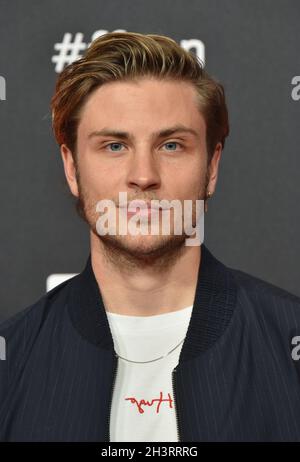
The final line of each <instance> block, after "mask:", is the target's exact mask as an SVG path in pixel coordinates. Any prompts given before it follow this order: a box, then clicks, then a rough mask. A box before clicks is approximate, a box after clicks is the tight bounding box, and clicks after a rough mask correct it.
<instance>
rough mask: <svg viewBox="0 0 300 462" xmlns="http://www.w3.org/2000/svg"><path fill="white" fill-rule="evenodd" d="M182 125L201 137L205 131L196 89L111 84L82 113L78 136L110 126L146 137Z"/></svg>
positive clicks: (170, 83) (157, 83) (152, 82)
mask: <svg viewBox="0 0 300 462" xmlns="http://www.w3.org/2000/svg"><path fill="white" fill-rule="evenodd" d="M180 124H181V125H185V126H189V127H190V128H193V129H195V130H197V131H198V132H199V133H202V132H203V130H205V121H204V117H203V115H202V114H201V112H200V111H199V107H198V99H197V91H196V89H195V88H194V86H193V85H192V84H191V83H189V82H184V81H174V80H158V79H155V78H145V77H144V78H142V79H138V80H137V81H117V82H109V83H106V84H104V85H102V86H101V87H99V88H97V89H96V90H94V91H93V92H92V93H91V94H90V95H89V97H88V99H87V101H86V102H85V104H84V106H83V107H82V109H81V114H80V122H79V126H78V136H80V134H81V135H86V134H87V132H89V131H91V130H101V129H102V128H103V127H107V126H110V127H111V128H117V129H119V130H122V129H124V130H126V131H127V130H130V131H131V132H136V133H139V132H141V133H143V134H144V133H148V132H149V133H150V132H158V131H159V130H160V128H162V126H163V127H165V126H174V125H180Z"/></svg>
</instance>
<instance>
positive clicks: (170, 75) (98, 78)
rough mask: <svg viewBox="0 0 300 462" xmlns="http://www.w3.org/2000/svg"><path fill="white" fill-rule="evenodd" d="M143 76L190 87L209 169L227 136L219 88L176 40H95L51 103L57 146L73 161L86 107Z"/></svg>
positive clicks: (130, 36)
mask: <svg viewBox="0 0 300 462" xmlns="http://www.w3.org/2000/svg"><path fill="white" fill-rule="evenodd" d="M144 76H152V77H156V78H157V79H162V80H166V79H171V80H179V81H186V82H190V83H192V84H193V85H194V86H195V89H196V91H197V94H198V107H199V111H200V112H201V113H202V115H203V117H204V119H205V123H206V145H207V152H208V163H209V162H210V160H211V157H212V155H213V153H214V150H215V147H216V144H217V143H218V142H221V143H222V147H223V148H224V145H225V138H226V137H227V136H228V134H229V122H228V110H227V105H226V101H225V93H224V87H223V85H222V84H221V83H220V82H218V81H217V80H216V79H215V78H213V77H211V76H210V75H209V74H208V73H207V72H206V71H205V70H204V68H203V63H202V62H201V60H200V59H199V58H198V57H197V56H196V55H195V54H194V53H193V52H191V51H187V50H185V49H184V48H182V47H181V46H180V45H178V43H177V42H175V40H173V39H171V38H169V37H166V36H163V35H157V34H140V33H134V32H111V33H106V34H104V35H102V36H100V37H98V38H97V39H95V40H94V41H93V42H92V43H91V45H90V46H89V47H88V48H87V50H86V53H85V55H84V56H83V57H82V58H80V59H78V60H76V61H74V62H73V63H72V64H70V65H68V66H67V67H65V69H64V70H63V71H62V72H61V73H60V75H59V76H58V78H57V81H56V86H55V92H54V95H53V97H52V99H51V112H52V127H53V132H54V136H55V138H56V141H57V143H58V145H59V146H60V145H61V144H66V145H67V146H68V148H69V149H70V150H71V152H72V154H73V156H74V158H75V159H76V144H77V127H78V123H79V120H80V114H81V109H82V108H83V106H84V103H85V101H86V100H87V98H88V97H89V96H90V95H91V93H92V92H93V91H94V90H96V89H97V88H98V87H100V86H101V85H103V84H105V83H108V82H113V81H118V80H127V81H130V80H136V79H138V78H141V77H144Z"/></svg>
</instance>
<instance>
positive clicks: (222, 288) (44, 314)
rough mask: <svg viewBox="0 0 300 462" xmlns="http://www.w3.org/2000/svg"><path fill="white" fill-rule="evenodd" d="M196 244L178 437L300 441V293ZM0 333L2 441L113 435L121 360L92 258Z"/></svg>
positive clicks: (177, 376)
mask: <svg viewBox="0 0 300 462" xmlns="http://www.w3.org/2000/svg"><path fill="white" fill-rule="evenodd" d="M201 250H202V256H201V262H200V267H199V269H198V283H197V287H196V292H195V300H194V305H193V311H192V315H191V319H190V324H189V327H188V331H187V336H186V339H185V342H184V344H183V347H182V350H181V354H180V359H179V364H178V366H177V367H176V370H175V371H174V389H175V392H176V412H177V417H178V430H179V436H180V441H182V442H201V441H300V362H299V361H298V357H297V355H295V354H292V351H293V349H294V348H295V342H294V343H293V339H295V338H296V337H297V336H300V299H299V298H298V297H296V296H294V295H292V294H290V293H288V292H286V291H284V290H283V289H280V288H278V287H275V286H273V285H271V284H269V283H267V282H265V281H262V280H260V279H257V278H255V277H254V276H251V275H249V274H247V273H244V272H242V271H238V270H236V269H232V268H228V267H227V266H225V265H224V264H223V263H221V262H220V261H219V260H218V259H217V258H215V257H214V256H213V255H212V253H211V252H210V251H209V250H208V249H207V247H206V246H205V245H204V244H202V246H201ZM0 335H1V336H2V337H4V338H5V341H6V359H5V360H0V441H99V442H101V441H109V422H110V405H111V400H112V392H113V382H114V378H115V372H116V367H117V361H118V359H117V358H116V356H115V353H114V348H113V339H112V336H111V332H110V329H109V323H108V319H107V316H106V312H105V308H104V305H103V301H102V297H101V292H100V291H99V287H98V284H97V281H96V279H95V276H94V273H93V270H92V266H91V255H89V256H88V259H87V262H86V265H85V268H84V269H83V271H82V272H81V273H80V274H78V275H76V276H75V277H73V278H72V279H69V280H67V281H65V282H63V283H62V284H60V285H59V286H57V287H55V288H54V289H52V290H51V291H50V292H48V293H47V294H45V295H44V296H43V297H41V298H40V299H39V300H38V301H36V303H34V304H32V305H30V306H28V307H27V308H26V309H24V310H23V311H21V312H19V313H18V314H17V315H15V316H13V317H11V318H10V319H8V320H5V321H4V322H2V323H1V324H0ZM294 353H295V352H294ZM299 357H300V354H299Z"/></svg>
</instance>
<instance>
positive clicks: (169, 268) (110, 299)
mask: <svg viewBox="0 0 300 462" xmlns="http://www.w3.org/2000/svg"><path fill="white" fill-rule="evenodd" d="M160 255H161V254H160ZM200 259H201V246H185V245H182V246H180V247H178V248H177V250H176V249H172V251H169V253H168V254H166V255H164V257H163V258H161V256H160V258H157V259H154V258H153V259H151V260H149V259H145V260H144V261H141V259H139V261H138V262H137V264H136V265H133V262H132V258H131V260H130V262H128V261H126V258H125V256H124V255H122V254H121V253H120V252H114V251H113V249H112V248H110V247H107V246H106V245H104V244H103V243H102V242H101V241H100V240H99V238H97V237H96V236H95V235H93V234H92V233H91V263H92V268H93V272H94V274H95V278H96V280H97V283H98V286H99V289H100V292H101V296H102V299H103V303H104V306H105V309H106V311H108V312H112V313H117V314H122V315H128V316H152V315H158V314H164V313H168V312H173V311H177V310H180V309H183V308H186V307H187V306H190V305H193V303H194V297H195V290H196V284H197V278H198V269H199V267H200ZM162 262H163V263H162ZM129 263H130V264H129Z"/></svg>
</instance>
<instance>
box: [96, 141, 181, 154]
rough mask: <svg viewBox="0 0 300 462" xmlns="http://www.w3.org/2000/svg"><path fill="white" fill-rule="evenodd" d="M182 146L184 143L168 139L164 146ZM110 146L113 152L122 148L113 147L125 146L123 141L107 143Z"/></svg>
mask: <svg viewBox="0 0 300 462" xmlns="http://www.w3.org/2000/svg"><path fill="white" fill-rule="evenodd" d="M168 145H169V146H170V145H171V146H172V145H173V146H175V145H176V146H180V147H182V145H181V144H180V143H178V142H177V141H168V142H167V143H165V144H164V146H168ZM108 146H111V147H112V152H120V149H114V148H113V147H116V146H123V144H122V143H117V142H113V143H109V144H107V145H106V146H105V147H106V148H107V147H108ZM168 151H176V147H175V149H168Z"/></svg>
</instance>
